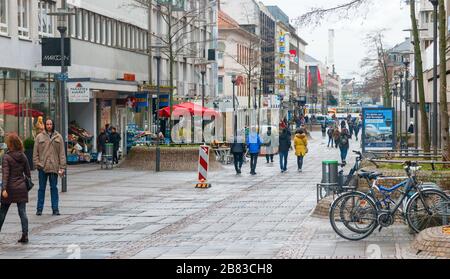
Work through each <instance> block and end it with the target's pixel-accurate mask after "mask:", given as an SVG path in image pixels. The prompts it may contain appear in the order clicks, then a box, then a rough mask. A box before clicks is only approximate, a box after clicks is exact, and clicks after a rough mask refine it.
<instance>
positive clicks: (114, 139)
mask: <svg viewBox="0 0 450 279" xmlns="http://www.w3.org/2000/svg"><path fill="white" fill-rule="evenodd" d="M121 139H122V138H121V137H120V134H119V133H117V132H115V133H111V135H110V136H109V142H110V143H112V144H113V145H114V150H118V149H119V144H120V140H121Z"/></svg>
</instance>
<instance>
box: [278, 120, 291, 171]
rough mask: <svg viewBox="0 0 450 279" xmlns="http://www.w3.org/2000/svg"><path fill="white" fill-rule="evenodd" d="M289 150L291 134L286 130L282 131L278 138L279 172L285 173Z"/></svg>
mask: <svg viewBox="0 0 450 279" xmlns="http://www.w3.org/2000/svg"><path fill="white" fill-rule="evenodd" d="M290 148H291V133H290V132H289V130H288V129H283V131H282V132H281V134H280V137H279V147H278V150H279V153H280V169H281V172H285V171H287V159H288V154H289V149H290Z"/></svg>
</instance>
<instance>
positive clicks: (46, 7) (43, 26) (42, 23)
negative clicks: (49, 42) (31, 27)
mask: <svg viewBox="0 0 450 279" xmlns="http://www.w3.org/2000/svg"><path fill="white" fill-rule="evenodd" d="M55 6H56V4H55V3H54V2H47V1H39V3H38V20H39V26H38V31H39V37H53V33H54V30H53V20H54V19H53V16H49V15H48V14H49V13H51V12H54V11H55Z"/></svg>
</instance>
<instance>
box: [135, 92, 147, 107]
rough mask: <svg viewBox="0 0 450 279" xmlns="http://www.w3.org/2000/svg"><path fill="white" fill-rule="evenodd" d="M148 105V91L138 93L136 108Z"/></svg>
mask: <svg viewBox="0 0 450 279" xmlns="http://www.w3.org/2000/svg"><path fill="white" fill-rule="evenodd" d="M146 107H148V93H138V94H136V108H138V109H139V108H146Z"/></svg>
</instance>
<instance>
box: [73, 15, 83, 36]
mask: <svg viewBox="0 0 450 279" xmlns="http://www.w3.org/2000/svg"><path fill="white" fill-rule="evenodd" d="M75 18H76V26H75V32H76V35H75V37H76V38H78V39H82V38H83V13H82V11H81V10H80V9H77V11H76V15H75Z"/></svg>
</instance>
